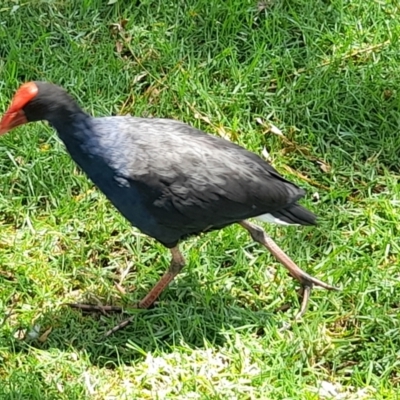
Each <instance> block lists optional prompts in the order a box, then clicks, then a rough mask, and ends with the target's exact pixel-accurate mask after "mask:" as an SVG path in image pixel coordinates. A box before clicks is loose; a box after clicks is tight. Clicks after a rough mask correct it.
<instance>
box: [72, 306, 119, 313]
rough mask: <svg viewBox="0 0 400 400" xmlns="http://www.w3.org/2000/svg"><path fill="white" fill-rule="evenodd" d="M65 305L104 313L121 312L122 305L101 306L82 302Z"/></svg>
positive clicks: (85, 310)
mask: <svg viewBox="0 0 400 400" xmlns="http://www.w3.org/2000/svg"><path fill="white" fill-rule="evenodd" d="M65 305H66V306H69V307H71V308H76V309H78V310H82V311H83V312H101V313H102V314H106V313H107V312H123V309H122V307H117V306H103V305H97V304H82V303H66V304H65Z"/></svg>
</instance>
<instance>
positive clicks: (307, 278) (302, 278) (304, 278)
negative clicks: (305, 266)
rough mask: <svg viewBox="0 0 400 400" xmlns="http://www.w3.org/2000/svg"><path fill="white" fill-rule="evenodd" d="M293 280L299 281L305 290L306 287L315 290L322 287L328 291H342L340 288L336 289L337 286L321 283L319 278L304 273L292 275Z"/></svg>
mask: <svg viewBox="0 0 400 400" xmlns="http://www.w3.org/2000/svg"><path fill="white" fill-rule="evenodd" d="M292 276H293V278H295V279H297V280H298V281H299V282H300V283H301V285H302V286H303V288H305V287H309V288H311V289H312V288H313V287H314V286H319V287H322V288H324V289H327V290H340V289H339V288H337V287H335V286H331V285H328V284H327V283H325V282H323V281H320V280H319V279H317V278H314V277H313V276H311V275H309V274H307V273H306V272H304V271H302V270H301V272H300V273H298V274H296V275H292Z"/></svg>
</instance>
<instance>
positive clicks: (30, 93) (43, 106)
mask: <svg viewBox="0 0 400 400" xmlns="http://www.w3.org/2000/svg"><path fill="white" fill-rule="evenodd" d="M77 109H79V108H78V106H77V104H76V103H75V101H74V100H73V99H72V97H71V96H70V95H69V94H68V93H67V92H66V91H65V90H64V89H62V88H60V87H59V86H56V85H53V84H52V83H48V82H27V83H24V84H23V85H22V86H20V88H19V89H18V90H17V91H16V93H15V95H14V97H13V99H12V101H11V105H10V107H9V108H8V110H7V111H6V112H5V114H4V115H3V118H2V119H1V121H0V135H4V134H5V133H7V132H8V131H10V130H12V129H14V128H16V127H17V126H20V125H23V124H27V123H28V122H33V121H42V120H47V121H50V122H52V120H54V119H57V118H59V117H60V116H62V115H66V114H68V113H72V112H74V111H76V110H77Z"/></svg>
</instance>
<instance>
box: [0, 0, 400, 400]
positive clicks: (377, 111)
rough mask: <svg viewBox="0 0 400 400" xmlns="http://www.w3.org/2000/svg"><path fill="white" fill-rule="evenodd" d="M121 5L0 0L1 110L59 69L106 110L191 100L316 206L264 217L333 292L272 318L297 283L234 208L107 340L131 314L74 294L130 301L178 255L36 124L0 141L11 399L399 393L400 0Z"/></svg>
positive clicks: (0, 345)
mask: <svg viewBox="0 0 400 400" xmlns="http://www.w3.org/2000/svg"><path fill="white" fill-rule="evenodd" d="M110 3H113V4H107V1H100V0H81V1H68V0H55V1H52V0H47V1H44V0H43V1H39V0H36V1H33V0H32V1H25V2H24V1H22V0H14V1H9V0H3V1H2V2H1V4H0V113H3V112H4V110H5V109H6V107H7V106H8V104H9V102H10V99H11V97H12V95H13V93H14V91H15V90H16V88H17V87H18V86H19V85H20V84H21V83H22V82H25V81H28V80H48V81H52V82H54V83H57V84H60V85H62V86H64V87H65V88H66V89H68V90H69V91H70V92H71V93H72V94H73V95H74V97H75V98H77V99H78V101H79V102H80V104H81V105H82V106H83V107H84V108H85V109H86V110H87V111H88V112H91V113H92V114H94V115H99V116H100V115H117V114H134V115H137V116H149V117H150V116H157V117H168V118H174V119H180V120H183V121H185V122H188V123H190V124H192V125H194V126H196V127H200V128H201V129H203V130H205V131H207V132H209V133H211V134H214V135H219V136H222V137H224V138H227V139H228V140H231V141H234V142H237V143H239V144H241V145H243V146H245V147H247V148H248V149H250V150H252V151H254V152H256V153H258V154H262V156H263V157H264V158H267V159H269V160H270V162H271V163H272V164H273V165H274V167H275V168H276V169H277V170H278V171H280V172H281V173H282V174H283V175H284V176H285V177H287V178H288V179H289V180H291V181H293V182H296V183H297V184H298V185H299V186H301V187H303V188H304V189H306V191H307V193H308V194H307V197H306V198H305V199H304V201H303V204H304V205H306V206H307V207H309V208H310V209H311V210H313V211H314V212H316V213H317V214H318V215H319V225H318V226H317V227H303V228H298V227H297V228H296V227H289V228H285V227H276V226H271V225H269V226H266V229H267V231H268V232H269V234H270V235H271V236H272V237H273V238H274V239H275V240H276V241H277V243H278V244H279V245H280V246H281V247H282V248H283V249H284V250H285V251H286V252H287V253H288V254H289V255H290V256H291V257H292V258H293V259H294V260H295V261H296V262H298V264H299V265H300V267H302V268H303V269H305V270H306V271H308V272H309V273H311V274H313V275H314V276H315V277H317V278H319V279H322V280H324V281H326V282H328V283H330V284H333V285H336V286H339V287H340V288H341V289H342V290H341V291H340V292H326V291H324V290H315V291H314V293H313V296H312V300H311V304H310V307H309V310H308V312H307V314H306V315H305V316H304V317H303V319H302V320H301V321H300V322H299V323H297V324H292V326H291V327H290V329H286V330H285V329H282V328H283V327H285V326H287V325H288V323H290V322H291V320H292V318H293V316H294V315H295V313H296V311H297V309H298V306H299V304H298V299H297V295H296V290H297V289H298V284H297V282H295V281H293V280H292V279H291V278H290V276H288V274H287V272H286V270H285V269H284V268H282V267H281V266H280V265H279V264H278V263H277V262H276V261H275V260H274V259H273V258H272V256H271V255H270V254H269V253H268V252H266V251H265V250H264V249H263V248H261V247H260V246H259V245H257V244H255V243H254V242H253V241H252V240H251V238H250V237H249V235H248V234H247V233H246V232H245V231H244V230H243V229H242V228H241V227H239V226H231V227H228V228H226V229H224V230H222V231H218V232H213V233H210V234H207V235H204V236H200V237H197V238H191V239H190V240H187V241H186V242H185V243H184V244H183V245H182V250H183V253H184V254H185V256H186V257H187V260H188V265H187V267H186V268H185V270H184V271H183V273H182V274H181V275H180V276H179V277H178V279H177V280H176V281H175V282H173V283H172V284H171V286H170V287H169V288H168V289H167V290H166V291H165V292H164V293H163V294H162V295H161V297H160V299H159V301H158V302H157V304H156V306H155V307H154V308H153V309H151V310H147V311H141V312H139V313H138V315H137V317H136V318H135V319H134V322H133V323H132V324H131V325H129V326H128V327H127V328H126V329H124V330H122V331H120V332H118V333H117V334H115V335H113V336H111V337H109V338H107V339H104V338H103V337H102V335H103V333H104V332H105V331H107V330H108V329H110V328H111V327H112V326H113V325H115V324H116V323H117V322H118V321H120V320H121V316H120V315H115V314H114V315H113V314H110V315H102V314H100V315H97V314H90V315H83V314H82V313H81V312H80V311H77V310H72V309H70V308H68V307H65V306H63V304H64V303H66V302H71V301H80V302H85V301H87V302H92V303H93V302H99V303H102V304H116V305H124V306H128V305H129V304H134V303H135V302H136V301H138V300H139V299H141V298H142V297H143V296H144V295H145V294H146V292H147V291H148V290H149V289H150V288H151V287H152V285H153V284H154V283H155V282H156V281H157V279H158V278H159V276H160V275H161V274H162V273H163V272H164V271H165V269H166V268H167V265H168V262H169V252H168V251H167V250H166V249H165V248H164V247H163V246H161V245H160V244H158V243H156V242H155V241H154V240H152V239H150V238H148V237H146V236H144V235H142V234H141V233H140V232H138V231H137V230H135V229H133V228H131V227H130V226H129V224H128V223H127V222H126V221H125V220H124V219H123V217H122V216H120V215H119V214H118V213H117V212H116V210H114V209H113V208H112V206H111V205H110V203H109V202H108V201H107V200H106V199H105V197H104V196H103V195H102V194H101V193H100V192H99V191H98V190H96V188H94V187H93V185H92V184H91V182H89V181H88V180H87V178H86V177H85V176H84V175H83V174H82V173H81V172H80V171H79V170H78V168H77V167H76V166H75V165H74V163H73V162H72V160H71V159H70V157H69V156H68V155H67V153H66V151H65V150H64V148H63V145H62V143H61V142H60V141H59V140H58V138H57V135H56V134H55V132H54V131H53V130H52V129H51V128H49V127H48V126H47V125H46V124H44V123H36V124H31V125H26V126H24V127H21V128H19V129H17V130H14V131H12V132H11V133H9V134H7V135H5V136H2V137H1V138H0V176H1V185H0V188H1V190H0V399H1V400H3V399H10V400H11V399H12V400H16V399H33V400H39V399H40V400H43V399H44V400H47V399H99V400H100V399H108V400H111V399H273V400H275V399H307V400H308V399H310V400H311V399H312V400H314V399H315V400H317V399H329V398H334V399H396V398H397V396H398V395H397V393H398V392H399V391H400V316H399V311H400V261H399V254H400V244H399V237H400V229H399V228H400V225H399V223H398V218H399V215H400V213H399V211H398V210H399V206H400V185H399V182H398V180H399V176H400V163H399V159H400V134H399V129H400V107H399V106H400V92H399V90H398V88H399V83H400V51H399V36H400V22H399V15H400V6H399V3H398V2H396V1H391V0H382V1H378V0H377V1H372V0H371V1H366V0H331V1H327V0H315V1H308V0H265V1H260V2H257V1H256V0H229V1H223V0H207V1H205V0H185V1H183V0H182V1H178V0H174V1H172V0H163V1H161V0H152V1H151V0H142V1H140V0H137V1H128V0H126V1H122V0H120V1H111V2H110ZM279 132H281V133H282V134H281V135H279V134H278V133H279ZM238 168H240V165H238ZM116 283H117V284H119V286H118V285H116ZM119 287H122V288H123V290H121V289H118V288H119ZM124 292H125V293H124ZM286 303H290V304H291V305H292V307H291V308H290V309H289V310H288V311H287V312H277V309H279V307H281V306H283V305H284V304H286ZM132 312H133V311H132Z"/></svg>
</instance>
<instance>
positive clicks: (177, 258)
mask: <svg viewBox="0 0 400 400" xmlns="http://www.w3.org/2000/svg"><path fill="white" fill-rule="evenodd" d="M170 251H171V255H172V260H171V263H170V265H169V268H168V271H167V272H166V273H165V274H164V275H163V276H162V277H161V279H160V280H159V281H158V282H157V283H156V285H155V286H154V287H153V289H151V290H150V292H149V293H148V294H147V295H146V296H145V297H144V298H143V299H142V300H141V301H140V302H139V304H138V308H149V307H150V306H151V305H152V304H153V303H154V302H155V301H156V299H157V298H158V296H159V295H160V294H161V292H162V291H163V290H164V289H165V288H166V287H167V286H168V285H169V284H170V283H171V282H172V281H173V280H174V278H175V277H176V276H177V275H178V274H179V272H181V270H182V268H183V267H184V266H185V259H184V258H183V256H182V253H181V252H180V250H179V248H178V246H175V247H173V248H172V249H170ZM134 318H135V316H134V315H133V316H131V317H129V318H127V319H125V320H123V321H122V322H120V323H119V324H118V325H117V326H115V327H114V328H112V329H110V330H109V331H107V332H106V333H105V335H104V336H105V337H107V336H110V335H112V334H113V333H115V332H117V331H119V330H120V329H122V328H125V326H127V325H128V324H129V323H130V322H132V320H133V319H134Z"/></svg>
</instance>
